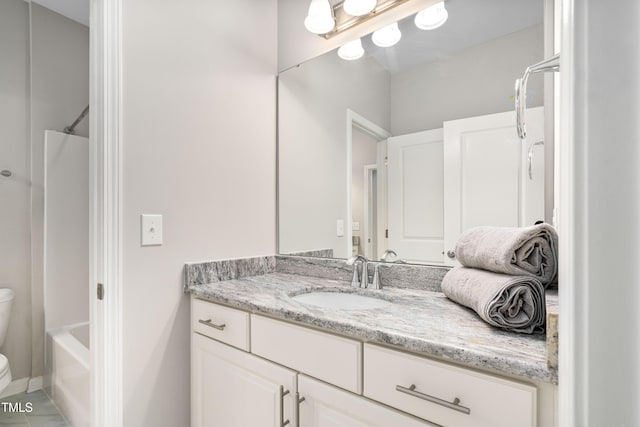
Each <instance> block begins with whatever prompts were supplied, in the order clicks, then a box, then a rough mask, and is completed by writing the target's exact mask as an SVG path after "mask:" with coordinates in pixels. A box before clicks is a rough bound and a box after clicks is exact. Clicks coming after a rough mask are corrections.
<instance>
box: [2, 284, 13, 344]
mask: <svg viewBox="0 0 640 427" xmlns="http://www.w3.org/2000/svg"><path fill="white" fill-rule="evenodd" d="M14 296H15V293H14V292H13V290H11V289H9V288H0V347H2V344H4V339H5V337H6V336H7V330H9V318H10V317H11V306H12V305H13V298H14Z"/></svg>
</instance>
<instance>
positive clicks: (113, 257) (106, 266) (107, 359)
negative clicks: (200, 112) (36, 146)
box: [89, 0, 124, 427]
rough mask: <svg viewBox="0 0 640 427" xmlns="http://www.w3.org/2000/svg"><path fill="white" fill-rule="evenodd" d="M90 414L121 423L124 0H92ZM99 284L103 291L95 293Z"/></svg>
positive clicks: (95, 422) (94, 420) (94, 421)
mask: <svg viewBox="0 0 640 427" xmlns="http://www.w3.org/2000/svg"><path fill="white" fill-rule="evenodd" d="M90 7H91V31H90V42H89V43H90V44H89V46H90V120H91V129H90V150H89V157H90V162H91V165H90V203H91V205H90V208H89V212H90V221H89V224H90V225H89V227H90V234H89V236H90V237H89V239H90V244H89V260H90V261H89V262H90V266H89V276H90V277H89V279H90V282H89V286H90V294H89V295H90V302H89V305H90V323H91V326H90V331H91V345H90V348H91V350H90V358H91V376H90V377H91V399H90V402H91V403H90V406H91V407H90V419H91V425H92V426H94V427H102V426H105V427H107V426H109V427H112V426H122V424H123V400H124V399H123V390H122V383H123V376H122V357H123V345H122V324H123V321H122V291H123V289H122V253H123V248H122V227H123V216H122V105H121V91H122V80H121V79H122V69H121V64H122V43H121V40H122V0H110V1H101V0H91V5H90ZM98 283H101V284H103V285H104V296H103V299H102V300H99V299H98V298H97V296H96V290H97V286H98Z"/></svg>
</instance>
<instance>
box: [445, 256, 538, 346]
mask: <svg viewBox="0 0 640 427" xmlns="http://www.w3.org/2000/svg"><path fill="white" fill-rule="evenodd" d="M442 292H444V294H445V295H446V296H447V298H449V299H450V300H452V301H455V302H457V303H458V304H462V305H464V306H466V307H469V308H471V309H472V310H474V311H475V312H476V313H478V315H480V317H481V318H482V320H484V321H485V322H487V323H488V324H490V325H492V326H496V327H498V328H502V329H506V330H508V331H512V332H519V333H525V334H534V333H543V332H544V331H545V327H544V323H545V319H546V311H547V307H546V303H545V297H544V287H543V286H542V283H540V281H539V280H538V279H536V278H533V277H526V276H507V275H505V274H499V273H492V272H490V271H483V270H475V269H473V268H466V267H456V268H453V269H451V270H450V271H449V272H448V273H447V274H446V275H445V276H444V279H443V280H442Z"/></svg>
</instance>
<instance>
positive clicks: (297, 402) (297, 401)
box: [296, 392, 306, 427]
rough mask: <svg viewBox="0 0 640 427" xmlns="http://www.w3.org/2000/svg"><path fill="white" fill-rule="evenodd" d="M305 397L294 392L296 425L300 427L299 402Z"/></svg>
mask: <svg viewBox="0 0 640 427" xmlns="http://www.w3.org/2000/svg"><path fill="white" fill-rule="evenodd" d="M305 400H306V399H305V398H304V397H300V393H298V392H296V427H300V404H301V403H302V402H304V401H305Z"/></svg>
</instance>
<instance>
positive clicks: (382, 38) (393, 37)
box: [371, 22, 402, 47]
mask: <svg viewBox="0 0 640 427" xmlns="http://www.w3.org/2000/svg"><path fill="white" fill-rule="evenodd" d="M401 38H402V33H401V32H400V29H399V28H398V23H397V22H394V23H393V24H391V25H387V26H386V27H384V28H381V29H379V30H378V31H375V32H374V33H373V35H372V36H371V40H372V41H373V43H375V45H376V46H380V47H390V46H393V45H394V44H396V43H398V42H399V41H400V39H401Z"/></svg>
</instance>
